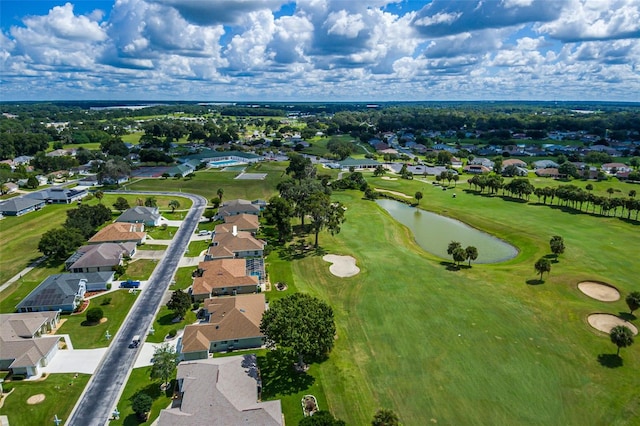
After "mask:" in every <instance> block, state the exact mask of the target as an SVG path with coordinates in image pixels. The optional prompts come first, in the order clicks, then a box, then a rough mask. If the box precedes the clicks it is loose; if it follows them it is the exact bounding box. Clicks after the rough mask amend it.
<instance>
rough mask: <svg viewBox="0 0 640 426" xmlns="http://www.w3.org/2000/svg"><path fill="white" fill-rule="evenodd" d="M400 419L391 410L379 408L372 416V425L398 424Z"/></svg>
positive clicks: (392, 425)
mask: <svg viewBox="0 0 640 426" xmlns="http://www.w3.org/2000/svg"><path fill="white" fill-rule="evenodd" d="M399 424H400V419H399V418H398V415H397V414H396V413H395V412H394V411H393V410H388V409H385V408H380V409H379V410H378V411H376V414H375V415H374V416H373V421H372V422H371V425H372V426H398V425H399Z"/></svg>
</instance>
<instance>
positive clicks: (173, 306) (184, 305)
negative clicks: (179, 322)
mask: <svg viewBox="0 0 640 426" xmlns="http://www.w3.org/2000/svg"><path fill="white" fill-rule="evenodd" d="M190 307H191V297H189V295H188V294H187V293H185V292H184V291H182V290H175V291H174V292H173V293H172V294H171V299H169V301H168V302H167V308H169V309H170V310H171V311H172V312H173V313H174V314H175V316H176V317H179V318H180V319H182V318H184V316H185V314H186V313H187V311H188V310H189V308H190Z"/></svg>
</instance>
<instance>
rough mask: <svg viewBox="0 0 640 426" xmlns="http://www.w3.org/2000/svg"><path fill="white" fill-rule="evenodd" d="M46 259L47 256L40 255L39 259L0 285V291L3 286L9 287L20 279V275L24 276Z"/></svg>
mask: <svg viewBox="0 0 640 426" xmlns="http://www.w3.org/2000/svg"><path fill="white" fill-rule="evenodd" d="M46 259H47V256H42V257H41V258H40V259H38V260H36V261H34V262H32V263H30V264H29V266H27V267H26V268H24V269H23V270H22V271H20V272H19V273H17V274H16V275H14V276H13V277H12V278H10V279H9V280H8V281H7V282H6V283H4V284H2V285H0V292H1V291H3V290H4V289H5V288H7V287H9V286H10V285H11V284H13V283H15V282H16V281H18V280H19V279H21V278H22V277H24V276H25V275H26V274H27V273H29V272H31V270H32V269H33V268H35V267H36V266H38V265H39V264H41V263H42V262H44V261H45V260H46Z"/></svg>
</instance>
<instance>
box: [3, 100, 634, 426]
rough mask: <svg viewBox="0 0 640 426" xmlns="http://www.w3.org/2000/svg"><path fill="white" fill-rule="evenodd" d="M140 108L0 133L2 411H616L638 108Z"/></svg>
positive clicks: (481, 415)
mask: <svg viewBox="0 0 640 426" xmlns="http://www.w3.org/2000/svg"><path fill="white" fill-rule="evenodd" d="M137 106H139V107H140V108H124V107H122V108H121V107H120V106H118V107H116V106H114V109H108V110H103V109H90V108H88V107H87V105H85V104H84V103H79V104H77V105H71V106H69V105H61V106H59V107H58V108H57V109H56V110H55V111H53V110H52V111H49V113H48V114H49V115H50V117H49V120H50V121H43V122H42V123H41V126H42V128H43V129H47V128H52V127H53V128H54V129H55V131H54V132H49V133H46V135H47V136H46V137H45V136H43V137H42V138H43V142H42V144H41V145H38V144H37V143H36V142H37V141H38V140H39V138H40V137H35V136H34V137H33V141H35V142H34V143H33V144H30V145H29V146H27V145H25V144H24V143H22V142H24V141H22V140H21V141H18V139H20V137H17V136H16V137H14V136H10V137H6V138H5V139H2V138H0V145H2V147H5V148H6V147H8V146H9V145H11V147H10V148H11V149H3V150H0V153H1V154H2V155H3V159H2V164H0V171H1V173H0V181H1V182H0V183H1V184H2V195H0V213H1V216H0V217H1V219H0V242H1V244H0V386H1V400H0V419H1V420H0V424H10V425H30V424H51V423H54V422H56V423H54V424H68V425H80V426H85V425H106V424H109V425H132V424H155V425H174V424H180V425H194V426H199V425H203V424H213V425H239V424H250V425H285V424H289V425H291V424H300V425H303V426H304V425H314V424H322V425H344V424H348V425H364V424H373V425H397V424H405V425H424V424H558V425H560V424H562V425H591V424H593V425H596V424H620V425H626V424H628V425H633V424H637V423H638V419H640V394H639V393H638V392H637V372H638V371H639V369H640V345H637V344H635V345H634V340H637V334H638V327H640V322H639V321H638V316H637V315H638V314H637V312H638V309H639V308H640V285H639V284H638V280H637V273H638V269H637V265H636V263H637V262H635V257H634V253H637V252H638V251H640V238H638V235H639V234H638V226H640V221H639V219H638V213H639V212H640V198H639V197H638V196H637V188H638V184H639V183H640V170H639V167H640V135H639V134H638V129H637V123H638V122H640V109H638V107H637V106H635V105H633V106H620V105H614V106H612V105H608V104H606V103H602V104H594V105H590V104H578V105H573V104H571V105H560V106H559V105H557V103H556V104H554V103H549V104H537V103H536V104H532V105H529V104H526V103H522V104H518V105H517V107H518V108H515V107H514V106H513V104H508V103H505V104H501V103H492V104H484V103H477V104H472V105H468V106H467V107H466V108H459V107H457V106H451V105H437V106H435V107H434V106H433V105H431V104H425V105H422V104H419V105H413V104H412V105H404V104H392V103H390V104H384V103H383V104H376V105H360V104H322V105H318V104H304V103H301V104H281V105H280V104H274V103H270V104H269V105H266V104H265V105H262V104H261V105H256V104H251V105H234V106H233V107H231V106H229V105H209V104H197V103H183V104H175V105H170V106H166V105H163V106H156V105H137ZM0 107H1V108H2V109H3V111H4V113H5V114H4V115H3V116H2V118H1V119H0V125H2V126H0V130H2V132H4V133H1V135H5V134H9V133H11V132H9V131H6V129H15V128H17V127H18V125H20V126H22V125H23V124H24V123H25V122H29V123H31V120H30V119H29V117H31V116H35V115H37V114H36V112H37V111H38V108H40V107H38V104H34V105H31V106H29V105H27V106H25V105H19V104H11V103H8V104H0ZM29 108H31V109H32V110H30V109H29ZM113 111H118V114H112V112H113ZM576 111H590V112H588V113H587V112H580V113H578V112H576ZM79 112H82V114H83V117H85V118H84V119H83V124H80V123H78V120H77V119H75V118H74V117H77V115H78V114H79ZM37 116H38V117H40V115H37ZM89 118H91V120H89ZM12 120H13V121H12ZM54 123H55V126H54ZM91 126H94V127H93V128H92V127H91ZM107 127H108V128H109V129H112V130H110V131H111V132H112V133H114V132H113V129H119V130H118V131H116V132H115V133H114V134H110V133H107V132H105V131H104V130H100V129H104V128H107ZM34 128H35V129H36V130H37V129H38V125H35V124H34ZM603 129H604V130H603ZM606 129H615V130H606ZM31 131H32V132H33V134H34V135H38V134H40V135H45V133H38V132H37V131H35V130H31ZM100 132H102V133H100ZM11 134H12V135H13V133H11ZM80 134H83V135H84V136H83V137H80V136H79V135H80ZM46 138H51V140H46V141H44V139H46ZM74 138H77V139H78V140H77V141H74ZM87 138H88V139H89V140H90V142H84V141H85V139H87ZM92 138H94V139H95V141H94V139H92ZM25 140H26V139H25ZM98 140H100V141H99V142H98ZM8 154H11V155H8ZM14 154H15V155H14ZM5 157H6V158H5ZM9 157H10V158H9ZM3 422H4V423H3Z"/></svg>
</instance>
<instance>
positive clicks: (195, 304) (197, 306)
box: [193, 302, 200, 311]
mask: <svg viewBox="0 0 640 426" xmlns="http://www.w3.org/2000/svg"><path fill="white" fill-rule="evenodd" d="M197 309H200V302H194V304H193V310H194V311H195V310H197Z"/></svg>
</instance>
